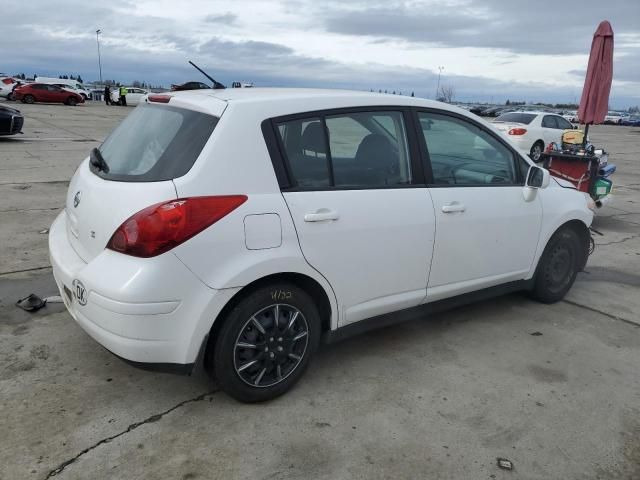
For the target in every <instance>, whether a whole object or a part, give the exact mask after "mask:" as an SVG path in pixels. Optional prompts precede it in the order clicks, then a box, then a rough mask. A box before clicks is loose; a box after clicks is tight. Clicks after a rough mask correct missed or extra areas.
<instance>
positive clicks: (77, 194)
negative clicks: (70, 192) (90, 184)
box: [73, 190, 80, 208]
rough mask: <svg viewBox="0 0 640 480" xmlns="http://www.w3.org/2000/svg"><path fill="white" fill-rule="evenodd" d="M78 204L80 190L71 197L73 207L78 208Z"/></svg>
mask: <svg viewBox="0 0 640 480" xmlns="http://www.w3.org/2000/svg"><path fill="white" fill-rule="evenodd" d="M78 205H80V190H78V191H77V192H76V194H75V196H74V197H73V208H78Z"/></svg>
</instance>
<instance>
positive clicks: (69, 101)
mask: <svg viewBox="0 0 640 480" xmlns="http://www.w3.org/2000/svg"><path fill="white" fill-rule="evenodd" d="M66 104H67V105H71V106H72V107H75V106H76V105H77V104H78V99H77V98H76V97H69V98H67V101H66Z"/></svg>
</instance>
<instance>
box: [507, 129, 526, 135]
mask: <svg viewBox="0 0 640 480" xmlns="http://www.w3.org/2000/svg"><path fill="white" fill-rule="evenodd" d="M525 133H527V129H526V128H512V129H511V130H509V135H524V134H525Z"/></svg>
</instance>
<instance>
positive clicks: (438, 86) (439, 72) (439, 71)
mask: <svg viewBox="0 0 640 480" xmlns="http://www.w3.org/2000/svg"><path fill="white" fill-rule="evenodd" d="M443 70H444V67H438V85H437V86H436V96H435V99H436V100H437V99H438V91H439V90H440V75H441V74H442V71H443Z"/></svg>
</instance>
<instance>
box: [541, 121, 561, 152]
mask: <svg viewBox="0 0 640 480" xmlns="http://www.w3.org/2000/svg"><path fill="white" fill-rule="evenodd" d="M557 118H558V116H557V115H545V116H544V117H542V122H541V126H542V135H543V138H544V143H545V145H549V144H550V143H551V142H556V143H559V142H561V141H562V130H560V129H559V127H558V121H557Z"/></svg>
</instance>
